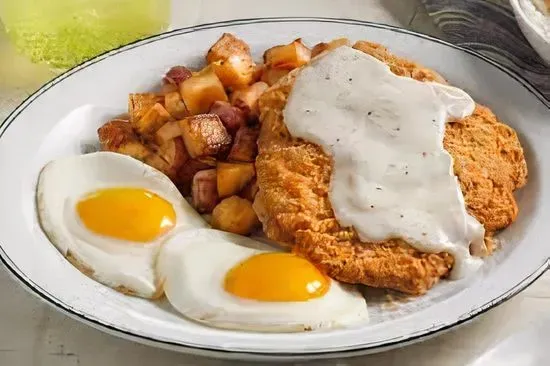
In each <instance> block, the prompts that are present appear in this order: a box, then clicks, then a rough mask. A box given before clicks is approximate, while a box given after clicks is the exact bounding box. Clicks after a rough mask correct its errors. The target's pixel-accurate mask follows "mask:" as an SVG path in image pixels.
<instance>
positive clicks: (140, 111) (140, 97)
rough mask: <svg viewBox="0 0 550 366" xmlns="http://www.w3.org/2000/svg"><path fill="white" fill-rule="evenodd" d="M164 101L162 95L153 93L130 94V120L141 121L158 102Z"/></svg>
mask: <svg viewBox="0 0 550 366" xmlns="http://www.w3.org/2000/svg"><path fill="white" fill-rule="evenodd" d="M162 102H164V97H163V96H162V95H157V94H153V93H141V94H130V96H129V97H128V113H129V114H130V121H132V122H135V121H139V120H140V119H141V118H142V117H143V116H144V115H145V113H147V112H148V111H149V110H150V109H151V108H153V106H154V105H155V104H156V103H162Z"/></svg>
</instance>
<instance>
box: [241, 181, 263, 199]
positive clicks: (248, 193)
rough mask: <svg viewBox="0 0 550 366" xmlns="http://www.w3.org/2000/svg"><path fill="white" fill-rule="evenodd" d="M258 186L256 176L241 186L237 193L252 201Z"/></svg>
mask: <svg viewBox="0 0 550 366" xmlns="http://www.w3.org/2000/svg"><path fill="white" fill-rule="evenodd" d="M259 189H260V187H258V181H256V178H253V179H252V180H251V181H250V182H249V183H248V184H247V185H246V187H244V188H243V190H242V191H241V193H239V196H241V197H242V198H245V199H247V200H249V201H250V202H252V203H254V198H256V194H257V193H258V190H259Z"/></svg>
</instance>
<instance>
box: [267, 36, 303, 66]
mask: <svg viewBox="0 0 550 366" xmlns="http://www.w3.org/2000/svg"><path fill="white" fill-rule="evenodd" d="M310 59H311V50H310V49H309V48H307V47H306V45H304V44H303V43H302V40H301V39H297V40H295V41H293V42H291V43H290V44H287V45H284V46H275V47H271V48H270V49H268V50H267V51H265V52H264V64H265V65H266V67H268V68H274V69H287V70H293V69H295V68H297V67H300V66H302V65H305V64H307V63H308V62H309V60H310Z"/></svg>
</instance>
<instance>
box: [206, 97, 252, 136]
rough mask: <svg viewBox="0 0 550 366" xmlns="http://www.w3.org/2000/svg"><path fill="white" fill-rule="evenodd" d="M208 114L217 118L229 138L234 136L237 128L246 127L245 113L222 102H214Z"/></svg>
mask: <svg viewBox="0 0 550 366" xmlns="http://www.w3.org/2000/svg"><path fill="white" fill-rule="evenodd" d="M208 113H209V114H215V115H216V116H218V117H219V118H220V121H222V123H223V125H224V126H225V129H226V130H227V132H229V134H230V135H231V136H235V133H237V131H238V130H239V128H241V127H243V126H245V125H246V122H247V118H248V116H247V112H245V111H244V110H242V109H241V108H238V107H235V106H233V105H231V103H229V102H224V101H216V102H214V103H213V104H212V106H211V107H210V112H208Z"/></svg>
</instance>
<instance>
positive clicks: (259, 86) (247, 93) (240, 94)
mask: <svg viewBox="0 0 550 366" xmlns="http://www.w3.org/2000/svg"><path fill="white" fill-rule="evenodd" d="M267 88H269V85H267V84H266V83H264V82H263V81H258V82H256V83H254V84H252V85H250V86H249V87H248V88H245V89H239V90H235V91H234V92H233V94H231V104H233V105H234V106H236V107H239V108H241V109H243V110H245V111H247V112H248V115H249V116H250V117H258V115H259V109H258V99H260V96H261V95H262V94H263V93H264V92H265V91H266V90H267Z"/></svg>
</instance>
